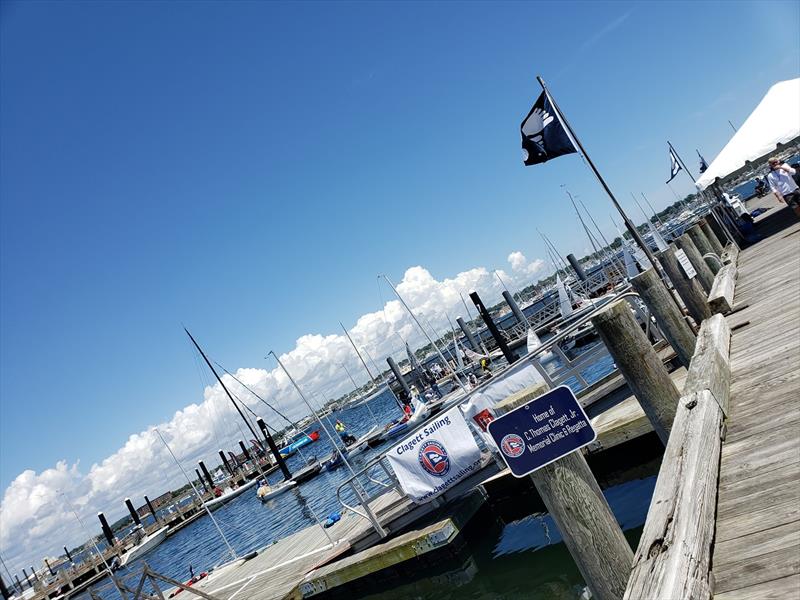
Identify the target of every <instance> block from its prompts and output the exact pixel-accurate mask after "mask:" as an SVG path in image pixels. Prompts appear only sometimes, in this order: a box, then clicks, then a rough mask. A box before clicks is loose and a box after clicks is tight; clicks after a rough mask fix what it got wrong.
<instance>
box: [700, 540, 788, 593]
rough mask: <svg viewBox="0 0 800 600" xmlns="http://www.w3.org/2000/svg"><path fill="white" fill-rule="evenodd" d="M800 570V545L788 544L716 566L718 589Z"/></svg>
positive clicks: (723, 590) (754, 582) (755, 582)
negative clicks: (766, 552) (764, 552)
mask: <svg viewBox="0 0 800 600" xmlns="http://www.w3.org/2000/svg"><path fill="white" fill-rule="evenodd" d="M799 571H800V545H788V546H786V547H783V548H780V549H778V550H775V551H774V552H770V553H768V554H762V555H761V556H757V557H754V558H749V559H745V560H741V561H736V562H732V563H724V565H722V566H720V567H719V568H718V569H717V568H715V570H714V572H715V573H716V574H718V578H717V587H716V590H717V591H719V592H725V591H727V590H734V589H736V588H740V587H744V586H745V585H754V584H758V583H763V582H766V581H770V580H773V579H780V578H782V577H788V576H790V575H794V574H796V573H798V572H799Z"/></svg>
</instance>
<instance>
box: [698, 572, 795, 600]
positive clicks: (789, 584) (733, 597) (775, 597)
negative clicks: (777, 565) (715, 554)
mask: <svg viewBox="0 0 800 600" xmlns="http://www.w3.org/2000/svg"><path fill="white" fill-rule="evenodd" d="M787 598H800V575H789V576H788V577H781V578H780V579H771V580H770V581H765V582H763V583H758V584H756V585H750V586H747V587H742V588H738V589H735V590H729V591H727V592H722V593H721V594H714V600H786V599H787Z"/></svg>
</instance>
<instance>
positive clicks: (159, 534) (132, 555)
mask: <svg viewBox="0 0 800 600" xmlns="http://www.w3.org/2000/svg"><path fill="white" fill-rule="evenodd" d="M168 530H169V527H162V528H161V529H159V530H158V531H155V532H154V533H152V534H150V535H148V536H147V537H146V538H145V539H144V540H143V541H142V542H141V543H140V544H139V545H138V546H135V547H133V548H131V549H130V550H128V551H127V552H126V553H125V554H123V555H122V556H121V557H120V559H119V564H120V566H121V567H124V566H125V565H127V564H129V563H131V562H132V561H134V560H136V559H137V558H140V557H142V556H144V555H145V554H147V553H148V552H150V551H151V550H152V549H153V548H155V547H156V546H158V545H159V544H160V543H161V542H163V541H164V540H165V539H166V538H167V531H168Z"/></svg>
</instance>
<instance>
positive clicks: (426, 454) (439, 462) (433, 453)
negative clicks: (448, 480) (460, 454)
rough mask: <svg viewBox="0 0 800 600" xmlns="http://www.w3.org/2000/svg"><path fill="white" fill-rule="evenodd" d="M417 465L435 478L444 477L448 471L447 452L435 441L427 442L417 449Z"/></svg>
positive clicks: (448, 459)
mask: <svg viewBox="0 0 800 600" xmlns="http://www.w3.org/2000/svg"><path fill="white" fill-rule="evenodd" d="M418 459H419V464H420V466H422V468H423V469H425V471H426V472H428V473H430V474H431V475H435V476H436V477H444V476H445V475H447V472H448V471H449V470H450V457H449V456H448V455H447V450H445V448H444V446H443V445H442V444H441V443H440V442H437V441H436V440H428V441H427V442H425V443H424V444H422V447H421V448H420V449H419V455H418Z"/></svg>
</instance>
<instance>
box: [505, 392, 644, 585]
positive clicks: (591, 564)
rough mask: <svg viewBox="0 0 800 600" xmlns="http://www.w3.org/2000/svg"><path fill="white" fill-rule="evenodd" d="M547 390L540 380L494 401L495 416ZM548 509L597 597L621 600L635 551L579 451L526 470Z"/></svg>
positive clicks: (585, 579) (579, 568)
mask: <svg viewBox="0 0 800 600" xmlns="http://www.w3.org/2000/svg"><path fill="white" fill-rule="evenodd" d="M547 389H548V387H547V385H546V384H544V383H542V384H540V385H538V386H533V387H531V388H528V389H527V390H524V393H519V394H515V395H513V396H511V397H510V398H507V399H506V400H504V401H502V402H500V403H498V404H497V405H495V407H494V411H495V414H496V415H497V416H498V417H499V416H500V415H503V414H505V413H507V412H510V411H511V410H513V409H514V408H516V407H518V406H521V405H523V404H526V403H528V402H529V401H530V400H532V399H533V398H536V397H537V396H540V395H541V394H543V393H544V392H546V391H547ZM530 478H531V479H532V480H533V483H534V485H535V486H536V489H537V491H538V492H539V495H540V496H541V497H542V500H543V501H544V504H545V506H546V507H547V511H548V512H549V513H550V516H551V517H553V520H554V521H555V522H556V525H558V530H559V531H560V532H561V536H562V537H563V539H564V544H565V545H566V546H567V549H568V550H569V552H570V554H571V555H572V558H573V560H574V561H575V564H576V565H577V567H578V570H579V571H580V572H581V575H582V576H583V579H584V581H586V584H587V585H588V586H589V589H590V590H591V592H592V598H593V599H596V600H612V599H613V600H620V599H621V598H622V596H623V594H624V593H625V587H626V585H627V583H628V577H629V575H630V569H631V565H632V564H633V552H632V550H631V547H630V546H629V545H628V541H627V540H626V539H625V536H624V535H623V533H622V529H621V528H620V526H619V523H617V520H616V519H615V518H614V514H613V513H612V512H611V509H610V508H609V506H608V502H606V499H605V496H603V492H602V490H601V489H600V486H599V485H598V483H597V480H596V479H595V477H594V474H593V473H592V471H591V470H590V469H589V465H588V464H586V459H585V458H584V457H583V454H581V453H580V451H577V450H576V451H575V452H572V453H571V454H568V455H567V456H563V457H561V458H559V459H558V460H556V461H554V462H552V463H550V464H549V465H546V466H544V467H542V468H541V469H539V470H537V471H534V472H533V473H531V474H530Z"/></svg>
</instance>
